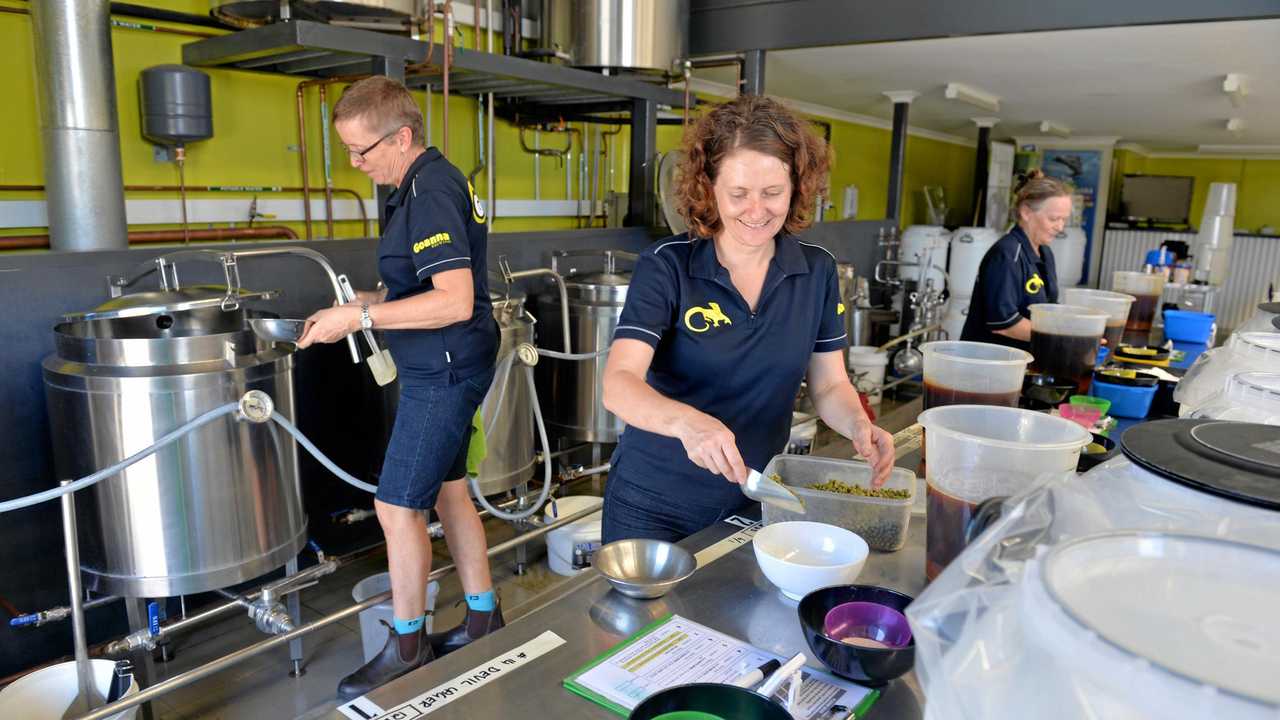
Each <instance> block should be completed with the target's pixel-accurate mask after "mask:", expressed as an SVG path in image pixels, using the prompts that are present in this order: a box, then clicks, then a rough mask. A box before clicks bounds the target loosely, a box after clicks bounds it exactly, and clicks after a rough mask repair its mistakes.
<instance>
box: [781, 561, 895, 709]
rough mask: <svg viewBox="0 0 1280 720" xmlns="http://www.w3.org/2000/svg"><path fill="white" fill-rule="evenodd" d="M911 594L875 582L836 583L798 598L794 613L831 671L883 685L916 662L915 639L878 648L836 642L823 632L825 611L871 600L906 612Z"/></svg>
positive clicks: (857, 680) (819, 656)
mask: <svg viewBox="0 0 1280 720" xmlns="http://www.w3.org/2000/svg"><path fill="white" fill-rule="evenodd" d="M913 599H914V598H912V597H911V596H910V595H903V594H902V593H900V592H898V591H896V590H890V589H888V588H883V587H879V586H877V585H836V586H833V587H827V588H822V589H820V590H814V591H813V592H811V593H809V594H808V595H805V596H804V599H802V600H801V601H800V606H799V608H797V610H796V613H797V614H798V615H799V616H800V629H801V630H802V631H803V632H804V641H805V642H806V643H808V645H809V650H810V651H812V652H813V655H814V656H815V657H817V658H818V660H820V661H821V662H822V664H823V665H826V666H827V669H829V670H830V671H831V672H833V673H835V674H837V675H839V676H841V677H844V678H848V679H850V680H853V681H854V682H858V683H861V684H863V685H884V684H885V683H887V682H889V681H890V680H893V679H894V678H897V677H901V676H902V675H905V674H906V673H907V671H908V670H910V669H911V668H912V666H913V665H915V662H916V641H915V638H914V637H913V638H912V639H911V642H910V643H909V644H908V645H907V646H906V647H902V648H895V649H883V650H882V649H878V648H868V647H859V646H856V645H849V644H846V643H842V642H838V641H836V640H832V639H831V638H829V637H827V636H826V635H825V634H823V632H822V623H823V620H825V619H826V617H827V613H828V612H830V611H831V609H832V608H834V607H835V606H837V605H841V604H843V603H847V602H873V603H879V604H881V605H886V606H888V607H891V608H893V609H894V610H897V611H898V612H906V609H907V606H908V605H910V604H911V601H912V600H913Z"/></svg>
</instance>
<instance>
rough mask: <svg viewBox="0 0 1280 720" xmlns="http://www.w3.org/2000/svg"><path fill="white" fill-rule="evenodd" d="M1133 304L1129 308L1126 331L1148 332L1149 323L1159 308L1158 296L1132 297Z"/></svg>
mask: <svg viewBox="0 0 1280 720" xmlns="http://www.w3.org/2000/svg"><path fill="white" fill-rule="evenodd" d="M1133 297H1134V300H1133V304H1132V305H1130V306H1129V320H1128V322H1126V323H1125V329H1126V330H1150V329H1151V321H1152V320H1153V319H1154V318H1155V316H1156V309H1157V308H1158V307H1159V306H1160V296H1159V295H1134V296H1133Z"/></svg>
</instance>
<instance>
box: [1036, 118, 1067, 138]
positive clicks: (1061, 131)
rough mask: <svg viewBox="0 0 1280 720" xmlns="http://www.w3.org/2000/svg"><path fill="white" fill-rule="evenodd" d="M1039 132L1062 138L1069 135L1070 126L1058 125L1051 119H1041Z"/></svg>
mask: <svg viewBox="0 0 1280 720" xmlns="http://www.w3.org/2000/svg"><path fill="white" fill-rule="evenodd" d="M1040 133H1041V134H1043V135H1056V136H1058V137H1063V138H1064V137H1071V128H1069V127H1067V126H1066V125H1060V124H1058V123H1056V122H1053V121H1052V120H1041V121H1040Z"/></svg>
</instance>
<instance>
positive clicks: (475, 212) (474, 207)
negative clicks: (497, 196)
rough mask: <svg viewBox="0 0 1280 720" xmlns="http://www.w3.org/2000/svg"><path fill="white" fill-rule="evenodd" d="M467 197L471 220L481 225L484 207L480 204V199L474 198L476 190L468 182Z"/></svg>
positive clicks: (483, 217)
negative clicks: (468, 198)
mask: <svg viewBox="0 0 1280 720" xmlns="http://www.w3.org/2000/svg"><path fill="white" fill-rule="evenodd" d="M467 195H468V196H469V197H470V198H471V219H472V220H475V221H476V222H477V223H480V224H481V225H483V224H484V219H485V212H484V205H482V204H480V198H478V197H476V189H475V188H474V187H472V185H471V181H470V180H468V181H467Z"/></svg>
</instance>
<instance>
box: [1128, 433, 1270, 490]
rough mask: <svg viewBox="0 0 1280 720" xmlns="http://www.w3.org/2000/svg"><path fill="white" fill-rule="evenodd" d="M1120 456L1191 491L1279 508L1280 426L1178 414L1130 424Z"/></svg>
mask: <svg viewBox="0 0 1280 720" xmlns="http://www.w3.org/2000/svg"><path fill="white" fill-rule="evenodd" d="M1120 448H1121V449H1122V450H1123V451H1124V454H1125V456H1126V457H1128V458H1129V459H1130V460H1132V461H1133V462H1135V463H1137V464H1138V465H1140V466H1142V467H1143V468H1146V469H1147V470H1150V471H1151V472H1153V473H1156V474H1157V475H1159V476H1161V477H1163V478H1166V479H1168V480H1171V481H1173V482H1176V483H1178V484H1179V485H1185V486H1186V487H1189V488H1191V489H1193V490H1198V491H1200V492H1206V493H1209V494H1211V495H1218V496H1220V497H1225V498H1228V499H1230V500H1235V501H1237V502H1243V503H1247V504H1249V505H1253V506H1256V507H1261V508H1266V509H1268V510H1280V427H1277V426H1274V425H1256V424H1253V423H1239V422H1226V421H1220V420H1204V419H1200V420H1196V419H1189V418H1179V419H1174V420H1153V421H1151V422H1145V423H1141V424H1139V425H1135V426H1133V427H1131V428H1129V429H1128V430H1126V431H1125V433H1124V435H1123V436H1121V438H1120Z"/></svg>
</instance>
